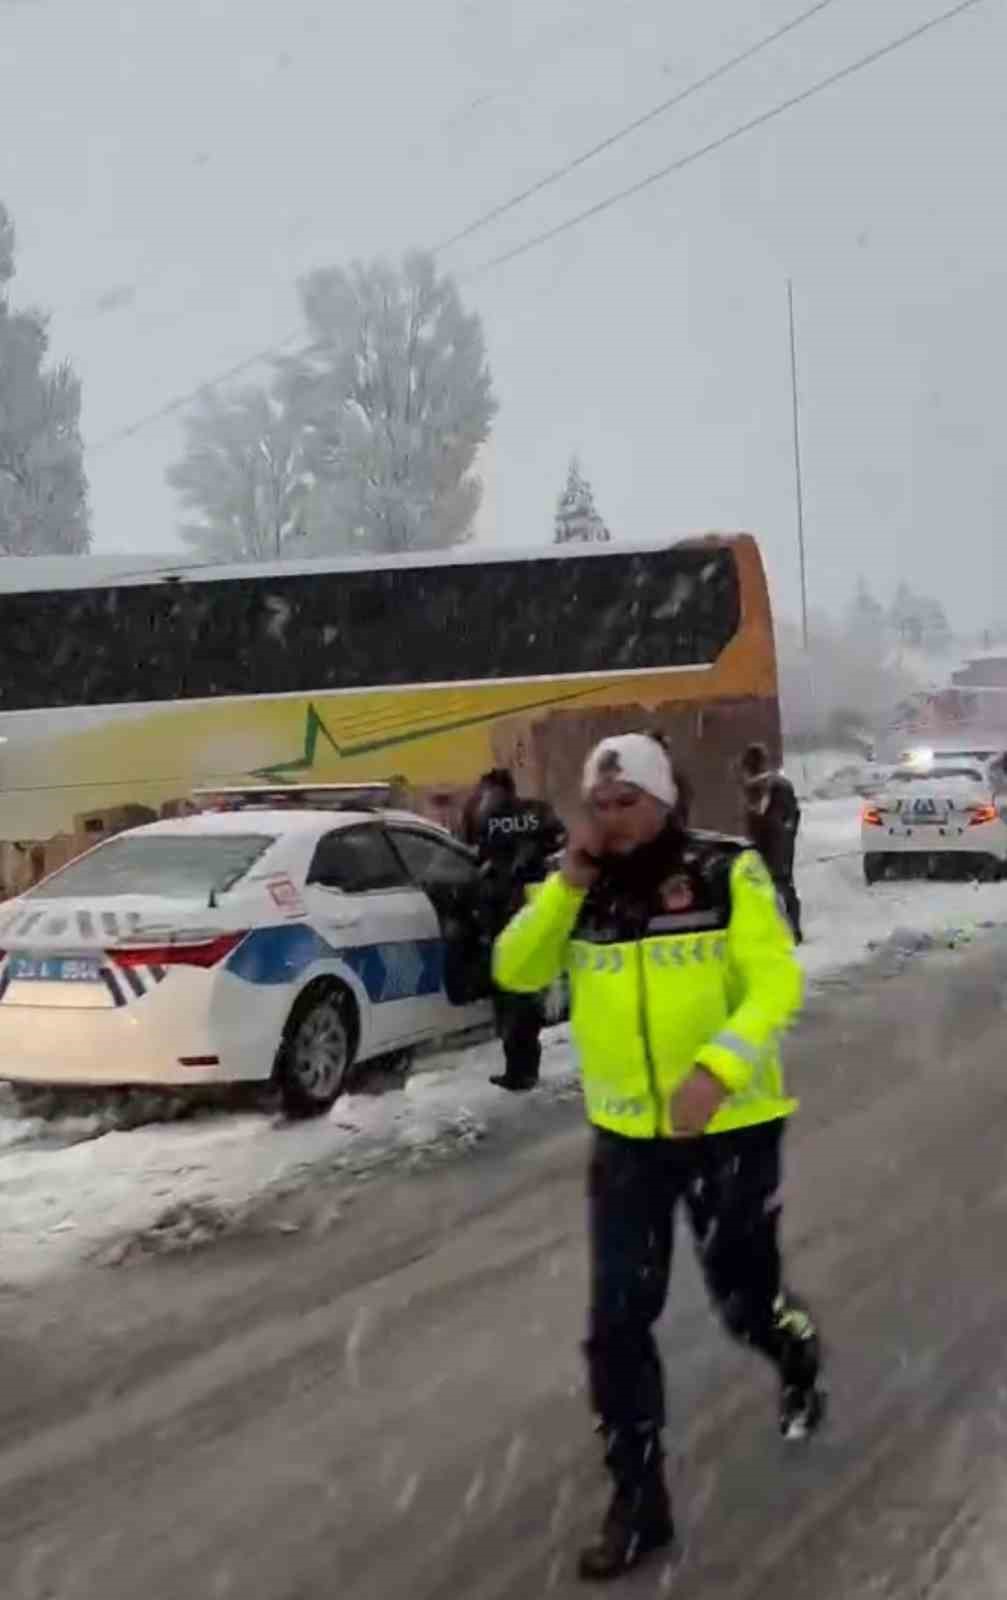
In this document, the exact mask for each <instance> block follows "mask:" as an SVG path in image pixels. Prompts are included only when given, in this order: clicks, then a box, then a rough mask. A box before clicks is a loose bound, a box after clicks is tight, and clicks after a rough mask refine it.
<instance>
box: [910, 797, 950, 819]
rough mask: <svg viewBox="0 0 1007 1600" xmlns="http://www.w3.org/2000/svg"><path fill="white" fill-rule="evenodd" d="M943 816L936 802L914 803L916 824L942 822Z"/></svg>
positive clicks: (920, 801)
mask: <svg viewBox="0 0 1007 1600" xmlns="http://www.w3.org/2000/svg"><path fill="white" fill-rule="evenodd" d="M942 815H943V813H942V812H941V811H940V810H939V809H938V806H937V801H936V800H914V801H913V819H914V821H916V822H940V821H941V817H942Z"/></svg>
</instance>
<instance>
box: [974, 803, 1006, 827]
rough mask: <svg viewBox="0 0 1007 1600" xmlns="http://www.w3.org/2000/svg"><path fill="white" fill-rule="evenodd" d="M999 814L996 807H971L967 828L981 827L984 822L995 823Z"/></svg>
mask: <svg viewBox="0 0 1007 1600" xmlns="http://www.w3.org/2000/svg"><path fill="white" fill-rule="evenodd" d="M998 816H999V812H998V811H997V808H996V806H973V807H972V815H971V816H970V817H969V827H970V828H978V827H981V826H982V824H983V823H984V822H996V820H997V817H998Z"/></svg>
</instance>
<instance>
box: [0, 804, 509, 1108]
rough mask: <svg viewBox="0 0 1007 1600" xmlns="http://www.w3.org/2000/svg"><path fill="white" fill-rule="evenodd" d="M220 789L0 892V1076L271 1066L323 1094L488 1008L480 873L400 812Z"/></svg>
mask: <svg viewBox="0 0 1007 1600" xmlns="http://www.w3.org/2000/svg"><path fill="white" fill-rule="evenodd" d="M228 793H229V792H227V791H219V792H218V793H217V794H216V795H215V796H211V797H208V799H207V805H208V806H209V807H210V809H208V810H206V811H203V812H200V813H199V814H196V815H192V816H187V817H180V818H177V819H174V820H172V821H165V822H157V823H151V824H150V825H149V826H146V827H141V828H135V829H132V830H131V831H129V832H127V833H123V834H119V835H117V836H116V837H114V838H111V839H109V840H107V841H106V842H104V843H102V844H100V845H98V846H97V847H96V848H95V849H93V850H90V851H88V853H87V854H86V855H83V856H80V857H78V858H77V859H76V860H75V861H72V862H71V863H70V864H69V865H68V866H66V867H64V868H63V869H62V870H61V871H59V872H57V873H55V874H54V875H53V876H52V877H50V878H48V879H46V880H45V881H44V882H42V883H40V884H39V885H38V886H37V887H36V888H34V889H32V890H31V891H29V892H28V893H27V894H24V895H22V896H20V898H18V899H17V900H14V901H11V902H9V903H8V904H7V905H5V906H3V907H0V1078H6V1079H8V1080H11V1081H14V1082H19V1083H25V1084H32V1085H45V1086H59V1085H91V1086H94V1085H109V1086H112V1085H116V1086H119V1085H136V1084H145V1085H173V1086H178V1085H186V1086H197V1085H198V1086H205V1085H208V1084H220V1083H229V1082H241V1081H245V1082H254V1081H266V1080H269V1079H274V1078H275V1080H276V1081H277V1082H278V1084H279V1086H280V1088H281V1090H282V1093H283V1096H284V1101H285V1104H286V1106H287V1108H288V1110H289V1111H291V1112H292V1113H295V1114H301V1115H303V1114H310V1113H311V1112H315V1111H320V1110H324V1109H325V1108H327V1107H328V1106H329V1105H331V1104H332V1102H333V1101H334V1100H335V1098H336V1096H337V1095H338V1094H339V1093H340V1091H341V1090H342V1089H343V1088H344V1087H345V1085H346V1082H347V1078H348V1075H349V1073H350V1070H351V1068H352V1067H353V1066H354V1065H355V1063H357V1062H362V1061H367V1060H369V1059H373V1058H375V1057H380V1056H384V1055H388V1054H392V1053H397V1052H399V1051H403V1050H408V1049H409V1048H411V1047H412V1046H414V1045H416V1044H419V1043H421V1042H424V1041H427V1040H432V1039H437V1038H440V1037H445V1036H448V1035H451V1034H454V1033H459V1032H462V1031H464V1030H466V1029H468V1028H471V1027H473V1026H477V1025H479V1024H481V1023H483V1022H485V1021H487V1020H489V1016H490V1008H489V1004H488V996H489V964H488V952H487V950H486V948H485V946H484V945H483V943H482V942H481V940H480V936H479V931H478V916H477V896H478V870H477V867H476V864H475V861H474V858H473V857H472V855H471V854H470V853H469V852H468V851H467V850H466V849H464V847H463V846H461V845H459V844H458V843H457V842H456V841H455V840H454V839H453V838H452V837H451V835H450V834H448V833H447V832H445V830H443V829H441V828H439V827H437V826H436V825H435V824H433V823H430V822H427V821H426V820H424V819H423V818H421V817H418V816H414V815H412V814H411V813H409V812H402V811H393V810H389V809H378V810H375V809H371V808H369V807H365V806H363V805H361V804H359V802H356V801H352V800H348V801H345V802H340V803H339V804H338V806H337V808H336V809H333V808H332V805H331V802H330V803H329V804H328V805H326V804H324V803H323V800H324V796H325V795H329V796H331V794H332V791H331V790H326V791H324V792H323V794H320V795H316V794H314V793H313V792H309V790H308V789H298V790H276V791H269V792H268V793H267V794H264V793H263V792H262V791H260V790H255V791H237V792H236V794H237V797H236V798H233V799H229V798H228Z"/></svg>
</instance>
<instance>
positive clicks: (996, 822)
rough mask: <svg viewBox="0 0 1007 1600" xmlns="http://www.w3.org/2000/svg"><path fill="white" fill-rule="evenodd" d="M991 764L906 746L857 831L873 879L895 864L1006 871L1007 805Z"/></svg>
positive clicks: (995, 874) (981, 873)
mask: <svg viewBox="0 0 1007 1600" xmlns="http://www.w3.org/2000/svg"><path fill="white" fill-rule="evenodd" d="M1005 799H1007V797H1005V796H1004V795H1003V794H1001V793H1000V792H999V791H998V788H997V786H996V784H995V783H994V780H993V777H992V774H991V772H990V769H989V766H988V764H987V763H986V762H985V761H984V760H982V759H981V758H980V757H979V756H977V755H974V754H970V753H968V752H964V753H956V752H953V751H947V752H940V753H937V752H934V751H931V750H920V751H913V752H911V753H907V755H906V757H905V759H904V760H903V762H901V763H900V764H899V766H897V767H896V768H895V769H894V771H892V772H891V773H890V774H889V776H888V779H887V781H886V783H885V785H884V787H883V789H882V791H881V793H880V794H878V795H876V796H874V797H873V798H872V799H870V800H869V801H868V803H867V804H866V805H865V806H864V809H863V812H862V813H861V826H860V836H861V845H862V849H863V860H864V877H865V879H866V880H867V882H868V883H876V882H877V881H878V880H879V879H880V878H883V877H885V876H888V875H890V874H892V873H894V872H895V871H896V870H898V869H900V868H901V869H903V870H904V869H906V868H916V869H917V870H923V871H926V872H932V871H934V870H936V869H937V868H938V867H947V866H956V867H959V868H960V869H961V870H963V871H965V872H968V873H969V874H970V875H972V876H976V877H980V878H983V879H996V878H1000V877H1003V876H1004V875H1005V873H1007V820H1005V814H1007V808H1005Z"/></svg>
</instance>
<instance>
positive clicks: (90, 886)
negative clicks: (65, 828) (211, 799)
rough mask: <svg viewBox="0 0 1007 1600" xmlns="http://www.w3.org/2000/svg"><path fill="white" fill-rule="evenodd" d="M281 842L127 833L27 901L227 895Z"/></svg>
mask: <svg viewBox="0 0 1007 1600" xmlns="http://www.w3.org/2000/svg"><path fill="white" fill-rule="evenodd" d="M274 841H275V835H274V834H267V833H230V834H198V833H187V834H184V835H183V834H165V835H162V836H161V837H160V838H158V837H157V836H156V835H154V836H148V837H146V838H144V837H139V838H137V837H135V836H133V837H131V836H130V835H129V834H122V835H120V837H119V838H117V839H110V840H109V841H108V843H107V844H103V845H99V846H98V848H97V849H96V850H95V851H93V852H92V853H91V854H90V855H86V856H82V857H81V858H80V860H78V861H71V863H70V865H69V866H67V867H64V868H63V871H62V872H59V873H57V874H56V876H55V877H53V878H50V879H48V881H47V882H45V883H40V884H39V885H38V887H37V888H35V889H32V890H31V891H30V892H29V894H27V895H26V896H25V898H26V899H30V900H70V899H78V900H84V899H90V898H98V897H101V898H103V899H104V898H109V897H114V896H116V895H150V896H153V897H156V898H157V899H159V900H191V899H193V898H194V897H197V896H198V897H200V898H205V897H207V896H208V895H209V894H210V892H211V890H212V891H213V892H214V893H215V894H223V893H225V892H226V890H228V889H231V888H233V887H234V885H235V884H236V883H237V882H238V881H239V880H240V879H241V878H243V877H244V876H245V874H246V873H247V872H248V871H249V870H250V869H251V868H252V867H253V866H254V865H255V863H256V862H257V861H258V860H259V858H260V857H261V856H262V855H263V854H264V853H265V851H266V850H268V849H269V846H270V845H271V844H273V843H274Z"/></svg>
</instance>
